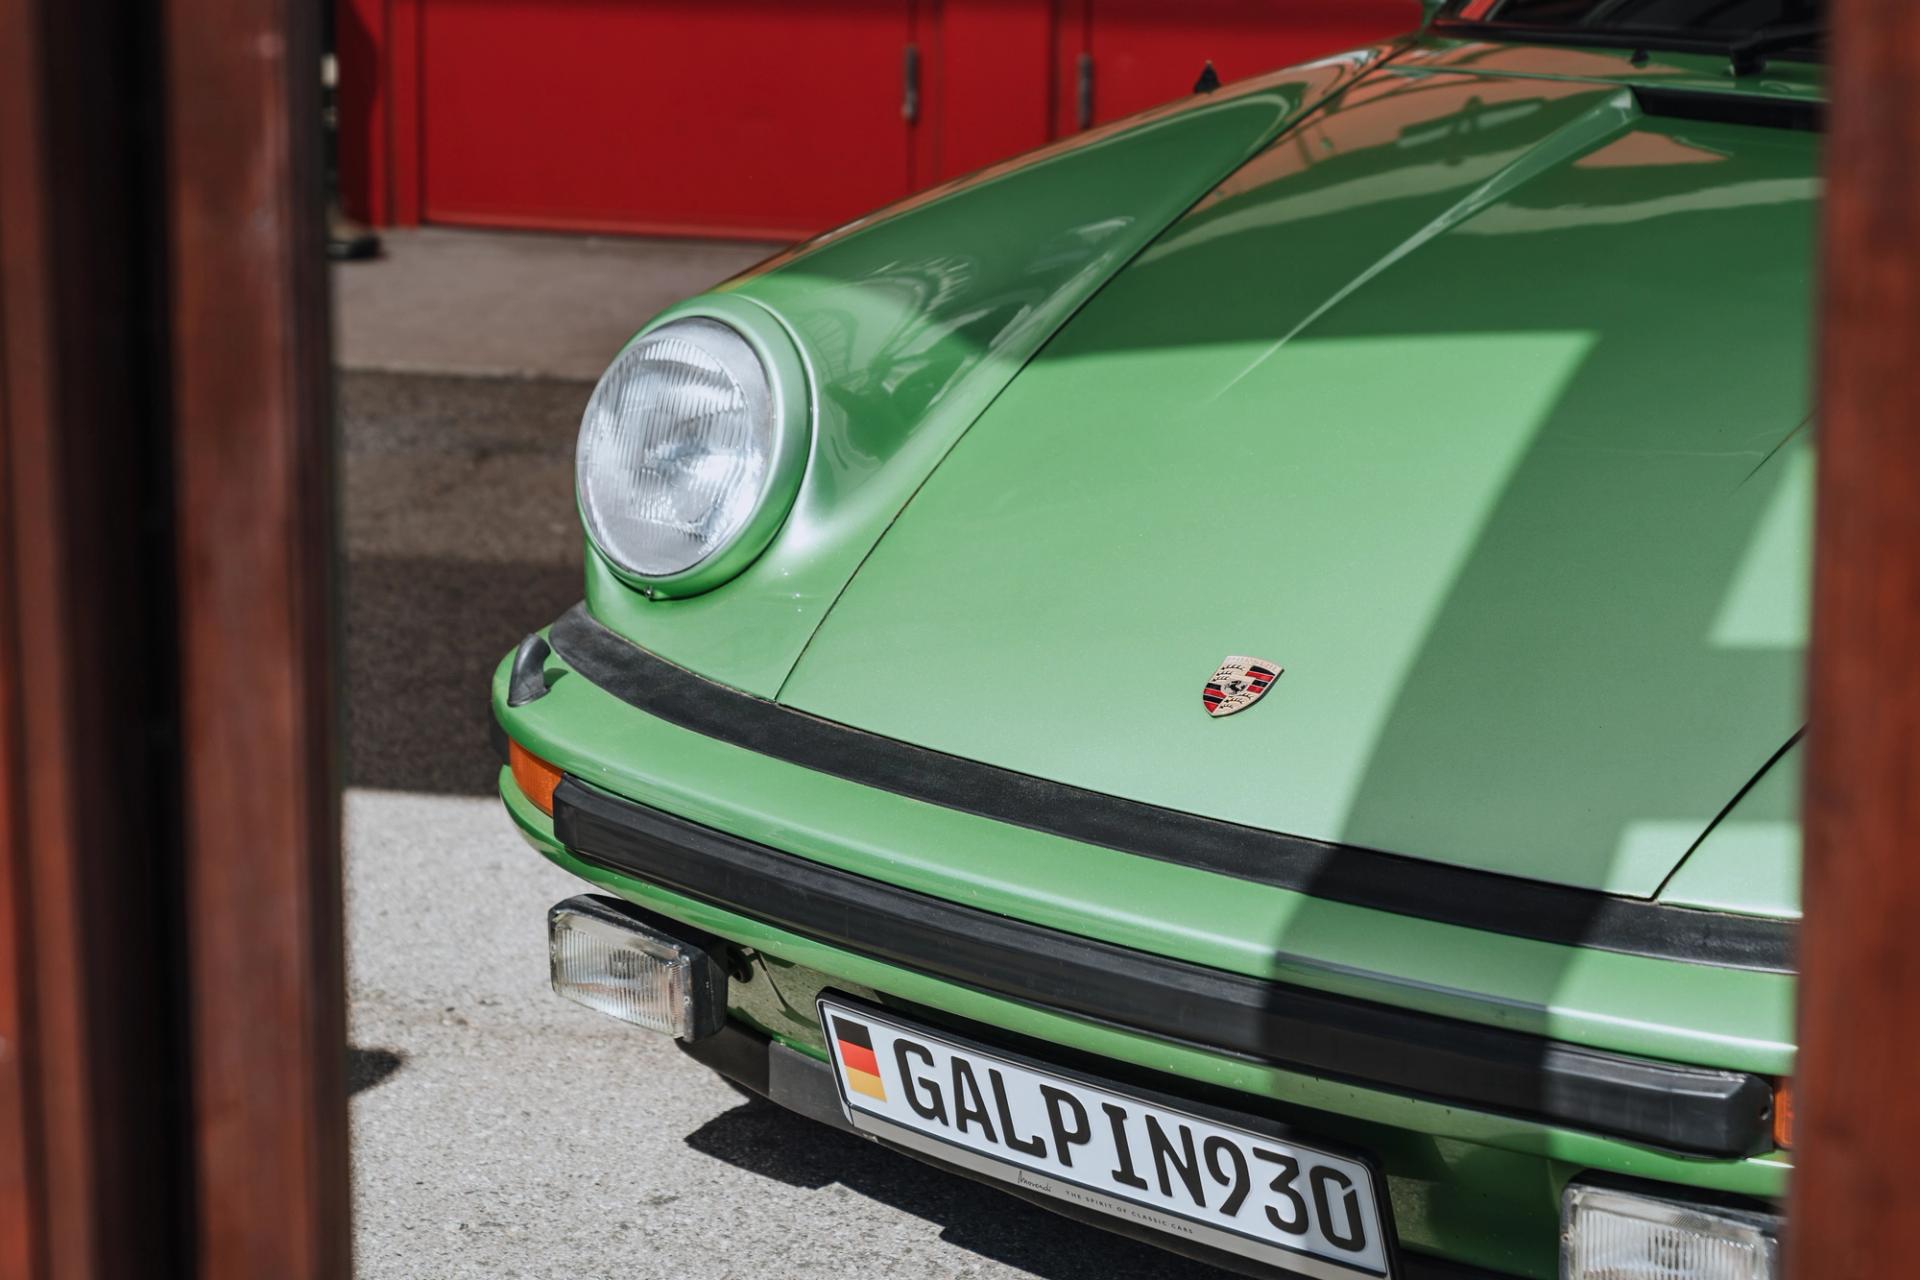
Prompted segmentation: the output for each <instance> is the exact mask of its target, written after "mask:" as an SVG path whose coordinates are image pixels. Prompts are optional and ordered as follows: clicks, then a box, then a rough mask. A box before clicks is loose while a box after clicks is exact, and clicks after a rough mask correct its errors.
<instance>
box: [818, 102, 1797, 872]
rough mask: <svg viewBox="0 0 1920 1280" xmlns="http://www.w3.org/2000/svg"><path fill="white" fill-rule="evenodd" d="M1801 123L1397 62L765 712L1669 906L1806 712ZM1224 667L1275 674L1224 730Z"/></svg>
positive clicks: (1222, 205) (1141, 277) (1162, 295)
mask: <svg viewBox="0 0 1920 1280" xmlns="http://www.w3.org/2000/svg"><path fill="white" fill-rule="evenodd" d="M1816 172H1817V146H1816V140H1815V139H1814V138H1813V137H1812V136H1811V135H1808V134H1802V133H1793V132H1785V131H1780V130H1776V129H1769V128H1762V127H1757V126H1754V125H1746V124H1737V123H1726V122H1713V121H1704V120H1699V119H1683V118H1673V117H1671V116H1666V115H1654V114H1649V113H1648V112H1647V111H1645V110H1643V108H1642V106H1641V104H1640V101H1639V100H1638V99H1636V98H1635V96H1634V95H1633V93H1632V92H1631V91H1630V90H1627V89H1624V88H1623V87H1622V86H1620V85H1619V84H1617V83H1595V82H1593V81H1582V80H1578V79H1570V78H1534V77H1529V76H1525V75H1484V74H1477V73H1468V72H1463V71H1460V70H1458V69H1456V68H1453V67H1436V66H1433V65H1428V66H1425V67H1421V68H1409V69H1405V70H1397V69H1396V68H1395V67H1394V66H1388V67H1386V68H1383V69H1381V70H1380V71H1377V72H1376V73H1375V74H1374V75H1373V76H1371V77H1369V78H1368V79H1367V80H1364V81H1362V82H1361V83H1360V84H1358V85H1357V86H1355V87H1354V88H1353V89H1352V90H1351V91H1349V92H1348V93H1347V94H1346V95H1345V97H1344V98H1343V99H1342V100H1341V101H1340V102H1339V103H1338V104H1337V105H1336V106H1335V107H1334V108H1332V109H1330V110H1327V111H1324V112H1322V113H1320V114H1319V115H1317V116H1315V117H1313V118H1311V119H1310V120H1308V121H1307V122H1306V123H1305V124H1303V125H1301V126H1299V127H1297V128H1295V129H1294V130H1292V131H1291V132H1289V133H1288V134H1287V135H1286V136H1285V137H1283V138H1282V139H1281V140H1280V141H1279V142H1277V143H1275V144H1274V145H1272V146H1271V147H1269V148H1268V149H1267V150H1265V151H1264V152H1263V153H1262V154H1260V155H1259V156H1258V157H1256V158H1255V159H1253V160H1252V161H1251V162H1249V163H1247V164H1246V165H1244V166H1242V167H1241V168H1240V169H1239V170H1238V171H1237V172H1236V173H1234V174H1233V175H1232V176H1231V177H1230V178H1228V179H1227V180H1226V181H1225V182H1223V183H1222V184H1221V185H1220V186H1219V187H1218V189H1217V190H1215V191H1214V192H1213V193H1212V194H1211V195H1209V196H1208V197H1207V198H1206V199H1205V200H1204V201H1202V202H1201V204H1200V205H1198V206H1197V207H1195V208H1194V209H1193V210H1191V211H1190V212H1189V213H1188V214H1187V215H1186V216H1184V217H1183V218H1182V219H1180V220H1179V221H1178V222H1176V223H1175V224H1174V225H1173V226H1171V227H1170V228H1169V229H1168V230H1167V231H1166V232H1165V233H1164V234H1163V235H1162V236H1160V237H1159V238H1158V239H1157V240H1156V241H1155V243H1154V244H1153V245H1151V246H1150V247H1149V248H1148V249H1147V250H1146V251H1145V252H1144V253H1143V254H1141V255H1140V256H1139V257H1138V258H1137V259H1136V260H1135V261H1134V262H1132V263H1131V264H1130V265H1129V266H1128V267H1126V268H1125V269H1124V270H1123V271H1121V272H1120V273H1119V274H1118V275H1117V276H1116V277H1115V278H1114V279H1113V280H1112V281H1111V282H1110V283H1109V284H1108V285H1107V286H1106V287H1105V289H1104V290H1103V291H1102V292H1101V293H1099V294H1098V295H1097V296H1096V297H1095V298H1094V299H1093V300H1092V302H1091V303H1089V304H1088V305H1087V306H1086V308H1085V309H1084V310H1082V311H1081V312H1080V313H1079V314H1078V315H1077V316H1076V317H1075V318H1074V319H1073V320H1072V321H1071V322H1070V323H1069V324H1068V325H1067V326H1066V327H1065V328H1064V329H1063V330H1062V331H1061V332H1060V333H1059V334H1058V335H1057V336H1056V337H1055V338H1054V339H1053V341H1052V342H1051V343H1050V344H1049V345H1048V346H1047V347H1046V348H1045V349H1044V350H1043V351H1042V352H1041V353H1040V355H1039V356H1038V357H1037V358H1036V359H1035V360H1034V361H1033V362H1032V363H1031V364H1030V365H1029V366H1028V367H1027V368H1026V369H1025V371H1024V372H1022V373H1021V374H1020V375H1019V376H1018V377H1017V378H1016V379H1014V380H1013V382H1012V383H1011V384H1010V386H1009V387H1008V388H1007V390H1006V391H1005V392H1004V393H1003V394H1001V395H1000V397H999V398H998V399H997V400H996V401H995V402H994V403H993V405H992V406H991V407H990V408H989V409H988V410H987V411H986V412H985V414H984V415H983V416H982V417H981V418H980V419H979V420H978V422H977V423H975V425H974V426H973V428H972V429H971V430H970V431H969V432H968V433H967V435H966V436H965V437H964V438H963V439H962V440H961V441H960V442H959V444H958V445H957V446H956V447H955V449H954V450H953V452H952V453H951V454H950V455H949V456H948V458H947V459H946V460H945V461H944V462H943V463H942V464H941V465H940V467H939V468H938V469H937V470H936V471H935V472H934V473H933V474H932V476H931V477H930V478H929V480H928V481H927V483H926V484H925V486H924V487H923V488H922V489H921V490H920V491H919V493H918V494H917V495H916V496H915V497H914V499H913V501H912V502H911V503H910V504H909V505H908V507H907V508H906V510H905V512H904V513H903V514H902V516H901V518H900V519H899V520H898V521H896V522H895V523H894V524H893V526H892V528H891V529H890V530H889V532H888V533H887V534H886V536H885V537H884V539H882V540H881V542H880V543H879V545H878V546H877V548H876V549H875V551H874V552H873V554H872V555H871V556H870V557H869V558H868V559H867V561H866V563H865V564H864V566H863V567H862V568H861V569H860V571H859V573H858V574H857V576H855V577H854V579H853V580H852V583H851V585H850V586H849V588H848V589H847V591H846V592H845V594H844V595H843V596H842V597H841V599H840V600H839V602H838V603H837V604H836V605H835V607H834V608H833V610H832V611H831V613H829V615H828V616H827V618H826V621H825V622H824V624H823V625H822V626H821V628H820V629H819V631H818V632H817V634H816V635H815V637H814V639H813V641H812V643H811V645H810V646H809V647H808V649H807V651H806V653H805V655H804V657H803V658H802V659H801V660H800V662H799V663H798V665H797V666H796V668H795V669H794V671H793V673H792V675H791V677H790V678H789V679H788V681H787V683H786V685H785V687H784V688H783V690H782V692H781V694H780V698H781V700H782V701H783V702H785V703H787V704H789V705H792V706H794V707H797V708H801V709H804V710H806V711H809V712H812V713H815V714H818V715H820V716H823V717H827V718H830V719H833V720H837V721H841V722H844V723H848V724H851V725H855V726H859V727H861V728H864V729H868V730H871V731H873V732H876V733H880V734H885V735H888V736H891V737H895V738H899V739H902V740H906V741H909V742H914V743H918V744H922V745H925V746H930V747H935V748H938V749H941V750H944V751H949V752H953V753H957V754H960V755H963V756H967V757H971V758H975V759H979V760H983V761H987V762H990V763H993V764H997V765H1001V766H1003V767H1007V768H1010V769H1014V770H1019V771H1022V772H1025V773H1030V774H1034V775H1038V776H1042V777H1046V778H1050V779H1054V780H1057V781H1061V782H1066V783H1071V784H1074V785H1077V786H1080V787H1086V788H1090V789H1093V790H1096V791H1101V792H1105V793H1109V794H1113V795H1118V796H1125V797H1128V798H1131V799H1135V800H1140V801H1144V802H1147V803H1151V804H1155V805H1160V806H1166V807H1169V808H1173V809H1179V810H1184V811H1191V812H1197V813H1201V814H1205V815H1208V816H1211V817H1215V818H1220V819H1224V820H1227V821H1231V822H1236V823H1242V824H1247V825H1251V826H1255V827H1260V828H1266V829H1271V830H1278V831H1284V832H1287V833H1290V834H1294V835H1300V836H1307V837H1312V838H1317V839H1323V840H1328V841H1334V842H1339V843H1343V844H1350V845H1360V846H1366V847H1370V848H1376V849H1384V850H1388V851H1392V852H1396V853H1403V854H1409V855H1413V856H1418V857H1424V858H1429V859H1433V860H1436V861H1441V862H1447V863H1453V864H1458V865H1463V866H1470V867H1475V868H1480V869H1485V870H1491V871H1496V872H1502V873H1508V874H1514V875H1519V876H1525V877H1530V878H1535V879H1540V880H1547V881H1554V882H1559V883H1563V884H1571V885H1577V886H1581V887H1586V888H1593V889H1600V890H1605V891H1608V892H1613V893H1618V894H1627V895H1635V896H1651V895H1653V894H1654V893H1656V892H1657V891H1658V890H1659V888H1660V886H1661V884H1662V883H1663V881H1664V880H1665V879H1666V878H1667V877H1668V876H1669V875H1670V874H1671V873H1672V871H1673V869H1674V868H1675V867H1676V866H1677V865H1678V864H1679V863H1680V861H1681V860H1682V859H1683V858H1684V857H1685V856H1686V854H1687V852H1688V850H1689V849H1690V848H1691V847H1692V846H1693V845H1694V844H1695V843H1696V842H1697V841H1698V840H1699V838H1700V837H1701V835H1702V834H1703V833H1704V832H1705V831H1707V830H1708V829H1709V828H1710V827H1711V826H1712V824H1713V822H1714V820H1715V818H1716V816H1717V815H1719V814H1720V813H1721V812H1722V810H1723V809H1725V807H1726V806H1727V805H1728V803H1729V802H1730V801H1731V800H1732V799H1733V798H1734V797H1735V796H1736V794H1738V793H1739V791H1740V789H1741V788H1742V786H1743V785H1744V784H1745V783H1746V782H1747V781H1748V780H1749V779H1750V778H1752V777H1754V776H1755V774H1756V773H1757V772H1758V771H1760V770H1761V769H1762V768H1763V766H1764V765H1765V764H1766V762H1767V761H1768V760H1769V759H1770V758H1772V757H1773V756H1774V755H1775V753H1776V752H1778V751H1779V750H1780V748H1781V746H1782V744H1783V743H1784V742H1786V741H1787V739H1788V738H1789V737H1790V736H1791V735H1792V734H1793V733H1794V732H1795V730H1796V728H1797V726H1798V724H1799V721H1800V687H1799V683H1798V681H1799V672H1800V665H1801V649H1802V646H1803V643H1804V631H1805V616H1804V615H1805V607H1806V605H1805V593H1806V584H1805V569H1806V558H1807V543H1808V529H1807V506H1808V497H1807V495H1808V492H1809V486H1810V481H1811V452H1810V446H1809V442H1808V438H1807V437H1808V434H1809V433H1808V430H1807V418H1808V399H1809V388H1808V364H1809V359H1808V341H1809V338H1808V329H1807V323H1808V312H1809V305H1810V286H1809V277H1810V254H1811V248H1812V244H1813V230H1814V221H1815V214H1816V200H1817V195H1818V188H1817V180H1816ZM1229 655H1253V656H1256V657H1258V658H1262V659H1265V660H1267V661H1269V662H1270V663H1271V664H1272V665H1274V666H1275V667H1277V668H1281V669H1283V674H1282V675H1281V676H1280V678H1279V680H1278V681H1277V682H1276V683H1275V685H1274V686H1273V689H1272V691H1271V692H1270V693H1269V694H1267V695H1266V697H1265V698H1264V699H1263V700H1262V701H1260V702H1259V703H1257V704H1256V705H1254V706H1252V707H1251V708H1249V709H1247V710H1244V711H1241V712H1239V713H1238V714H1236V715H1233V716H1231V717H1227V718H1220V719H1215V718H1213V717H1211V716H1210V715H1209V714H1208V713H1207V712H1206V710H1205V708H1204V707H1203V704H1202V699H1201V692H1202V687H1203V685H1204V684H1205V682H1206V681H1207V679H1208V678H1209V676H1210V675H1211V674H1212V673H1213V671H1214V669H1215V667H1216V665H1217V664H1219V663H1220V662H1221V660H1222V659H1223V658H1226V657H1227V656H1229Z"/></svg>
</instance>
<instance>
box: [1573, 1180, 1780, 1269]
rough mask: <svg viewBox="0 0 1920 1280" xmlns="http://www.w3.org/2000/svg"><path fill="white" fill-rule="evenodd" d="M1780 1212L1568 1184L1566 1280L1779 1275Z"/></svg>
mask: <svg viewBox="0 0 1920 1280" xmlns="http://www.w3.org/2000/svg"><path fill="white" fill-rule="evenodd" d="M1779 1234H1780V1219H1779V1218H1777V1217H1775V1216H1774V1215H1772V1214H1766V1213H1755V1212H1749V1211H1745V1210H1740V1209H1723V1208H1718V1207H1716V1206H1712V1205H1698V1204H1682V1203H1680V1202H1677V1201H1672V1200H1662V1199H1659V1198H1657V1197H1654V1196H1644V1195H1637V1194H1635V1193H1633V1192H1630V1191H1620V1190H1615V1189H1613V1188H1609V1187H1589V1186H1579V1185H1575V1186H1570V1187H1568V1188H1567V1196H1566V1201H1565V1207H1564V1211H1563V1215H1562V1227H1561V1234H1560V1274H1561V1276H1562V1277H1563V1278H1564V1280H1776V1278H1777V1277H1778V1276H1779V1274H1780V1271H1779V1266H1780V1262H1779V1252H1780V1248H1779Z"/></svg>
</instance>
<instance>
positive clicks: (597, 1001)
mask: <svg viewBox="0 0 1920 1280" xmlns="http://www.w3.org/2000/svg"><path fill="white" fill-rule="evenodd" d="M664 926H665V922H664V921H659V920H656V919H655V918H653V917H650V916H647V915H645V914H644V913H642V912H640V911H639V910H638V909H637V908H634V907H631V906H628V905H627V904H626V903H624V902H620V901H617V900H615V899H612V898H598V897H593V896H591V895H584V896H581V897H578V898H568V899H567V900H566V901H565V902H561V903H556V904H555V905H554V907H553V908H552V909H551V910H549V911H548V912H547V941H548V953H549V955H550V957H551V960H552V965H553V989H554V991H556V992H558V993H559V994H560V995H563V996H565V997H566V998H567V999H569V1000H575V1001H578V1002H579V1003H581V1004H583V1005H586V1006H587V1008H589V1009H597V1010H599V1011H600V1012H601V1013H604V1014H607V1015H608V1016H609V1017H614V1018H618V1019H620V1020H621V1021H622V1022H631V1023H633V1024H634V1025H635V1026H637V1027H645V1028H647V1029H648V1030H649V1031H664V1032H666V1033H667V1034H668V1035H670V1036H674V1037H677V1038H678V1039H681V1040H700V1039H704V1038H705V1037H707V1036H710V1035H712V1034H713V1033H714V1032H716V1031H718V1030H720V1028H721V1027H722V1026H723V1025H724V1024H725V1023H726V1020H727V973H726V969H725V968H724V967H722V965H721V964H720V961H719V959H718V958H717V955H716V952H717V950H718V947H717V945H716V944H715V943H714V942H713V940H712V939H709V938H706V937H704V936H695V935H691V934H689V935H688V936H677V935H676V934H673V933H668V932H667V931H666V927H664Z"/></svg>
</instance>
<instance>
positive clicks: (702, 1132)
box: [686, 1099, 1229, 1280]
mask: <svg viewBox="0 0 1920 1280" xmlns="http://www.w3.org/2000/svg"><path fill="white" fill-rule="evenodd" d="M686 1141H687V1145H688V1146H690V1147H692V1148H693V1149H694V1150H695V1151H698V1152H700V1153H701V1154H703V1155H708V1156H712V1157H713V1158H714V1159H716V1160H722V1161H725V1162H726V1163H727V1164H730V1165H733V1166H734V1167H735V1168H738V1169H744V1170H746V1171H747V1172H749V1173H754V1174H758V1175H760V1176H762V1177H766V1178H773V1179H775V1180H776V1181H779V1182H783V1183H786V1184H787V1185H788V1186H792V1187H800V1188H804V1189H806V1190H809V1191H817V1190H821V1189H824V1188H826V1187H829V1186H833V1185H835V1184H838V1185H840V1186H842V1187H845V1188H846V1189H847V1190H849V1191H852V1192H853V1193H855V1194H856V1195H861V1196H865V1197H867V1198H869V1199H872V1200H877V1201H879V1202H880V1203H882V1204H885V1205H887V1206H889V1207H890V1208H894V1209H898V1210H900V1211H902V1212H904V1213H910V1214H912V1215H914V1216H915V1217H917V1218H923V1219H925V1220H926V1221H928V1222H931V1223H933V1224H935V1225H936V1226H938V1227H939V1228H940V1238H941V1239H942V1240H944V1241H945V1242H947V1243H948V1244H951V1245H955V1246H958V1247H959V1248H963V1249H967V1250H970V1251H971V1252H973V1253H977V1254H979V1255H980V1256H982V1257H984V1258H990V1259H992V1260H993V1261H995V1262H999V1263H1004V1264H1005V1265H1007V1266H1010V1267H1016V1268H1018V1269H1020V1270H1021V1271H1024V1272H1027V1273H1029V1274H1031V1275H1034V1276H1037V1277H1041V1280H1096V1278H1098V1280H1132V1278H1135V1277H1137V1278H1138V1280H1149V1277H1151V1278H1152V1280H1223V1278H1224V1277H1226V1276H1227V1275H1228V1274H1229V1273H1227V1272H1225V1271H1221V1270H1219V1269H1217V1268H1214V1267H1208V1266H1204V1265H1202V1264H1200V1263H1197V1262H1193V1261H1191V1260H1189V1259H1186V1258H1181V1257H1179V1256H1177V1255H1174V1254H1170V1253H1163V1252H1162V1251H1160V1250H1158V1249H1155V1248H1153V1247H1151V1246H1149V1245H1144V1244H1139V1243H1136V1242H1134V1241H1131V1240H1126V1239H1123V1238H1121V1237H1120V1236H1116V1235H1110V1234H1108V1233H1107V1232H1105V1231H1100V1230H1097V1229H1095V1228H1093V1227H1088V1226H1084V1225H1082V1224H1080V1223H1078V1222H1073V1221H1070V1220H1068V1219H1066V1218H1062V1217H1059V1216H1058V1215H1056V1214H1052V1213H1048V1212H1047V1211H1046V1210H1044V1209H1041V1208H1039V1207H1037V1206H1035V1205H1032V1204H1029V1203H1028V1202H1027V1201H1025V1200H1022V1199H1020V1198H1019V1197H1018V1196H1014V1195H1010V1194H1008V1193H1006V1192H1003V1191H997V1190H995V1189H994V1188H992V1187H989V1186H985V1185H983V1184H981V1183H977V1182H973V1181H970V1180H968V1179H966V1178H962V1177H959V1176H957V1175H955V1174H950V1173H946V1172H943V1171H942V1170H939V1169H934V1168H930V1167H929V1166H927V1165H923V1164H921V1163H919V1162H918V1161H916V1160H913V1159H910V1158H909V1157H907V1156H903V1155H899V1154H897V1153H895V1152H892V1151H889V1150H887V1149H885V1148H884V1147H881V1146H879V1145H877V1144H876V1143H872V1142H868V1141H866V1140H865V1139H863V1138H856V1137H854V1136H852V1135H851V1134H846V1133H841V1132H839V1131H837V1130H834V1129H829V1128H826V1127H825V1126H823V1125H820V1124H816V1123H814V1122H813V1121H811V1120H807V1119H805V1118H803V1117H801V1116H797V1115H794V1114H793V1113H792V1112H789V1111H784V1110H782V1109H781V1108H779V1107H777V1106H775V1105H774V1104H772V1103H770V1102H766V1101H763V1100H759V1099H755V1100H754V1101H751V1102H747V1103H743V1104H742V1105H740V1106H738V1107H735V1108H734V1109H733V1110H731V1111H727V1112H723V1113H722V1114H720V1115H718V1116H715V1117H714V1118H713V1119H712V1120H709V1121H708V1122H707V1123H706V1124H703V1125H701V1126H700V1127H699V1128H698V1129H696V1130H694V1132H692V1133H691V1134H688V1135H687V1140H686Z"/></svg>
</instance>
